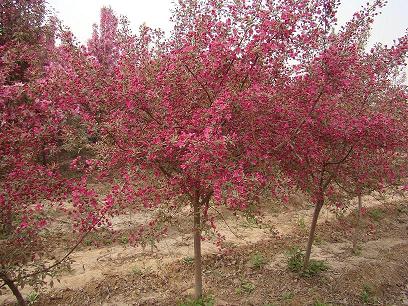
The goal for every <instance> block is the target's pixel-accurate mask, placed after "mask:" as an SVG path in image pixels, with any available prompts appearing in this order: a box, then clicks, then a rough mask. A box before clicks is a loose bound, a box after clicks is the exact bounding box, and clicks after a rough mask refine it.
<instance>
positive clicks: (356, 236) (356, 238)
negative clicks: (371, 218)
mask: <svg viewBox="0 0 408 306" xmlns="http://www.w3.org/2000/svg"><path fill="white" fill-rule="evenodd" d="M362 202H363V201H362V199H361V194H359V195H358V208H357V213H356V217H357V224H356V228H355V230H354V235H353V253H356V252H357V249H358V241H359V239H360V232H361V218H362V215H361V208H362Z"/></svg>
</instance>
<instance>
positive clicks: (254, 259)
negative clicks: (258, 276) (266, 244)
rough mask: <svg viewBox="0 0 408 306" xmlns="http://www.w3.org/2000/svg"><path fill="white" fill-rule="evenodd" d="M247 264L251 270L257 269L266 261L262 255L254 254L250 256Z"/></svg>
mask: <svg viewBox="0 0 408 306" xmlns="http://www.w3.org/2000/svg"><path fill="white" fill-rule="evenodd" d="M249 262H250V264H251V266H252V267H253V268H256V269H259V268H261V267H262V266H264V265H265V263H266V260H265V257H263V256H262V254H259V253H255V254H253V255H252V256H251V258H250V260H249Z"/></svg>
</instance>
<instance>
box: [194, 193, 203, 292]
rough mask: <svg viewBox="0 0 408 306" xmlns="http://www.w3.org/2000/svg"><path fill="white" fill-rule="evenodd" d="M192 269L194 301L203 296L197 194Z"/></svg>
mask: <svg viewBox="0 0 408 306" xmlns="http://www.w3.org/2000/svg"><path fill="white" fill-rule="evenodd" d="M193 207H194V269H195V290H194V295H195V298H196V299H199V298H201V297H202V296H203V275H202V263H201V207H200V201H199V196H198V193H197V194H196V195H195V198H194V203H193Z"/></svg>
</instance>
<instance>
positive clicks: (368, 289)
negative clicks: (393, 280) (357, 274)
mask: <svg viewBox="0 0 408 306" xmlns="http://www.w3.org/2000/svg"><path fill="white" fill-rule="evenodd" d="M360 298H361V301H362V302H363V303H364V304H374V303H375V302H376V298H375V296H374V289H373V287H372V286H371V285H369V284H365V285H364V286H363V290H361V295H360Z"/></svg>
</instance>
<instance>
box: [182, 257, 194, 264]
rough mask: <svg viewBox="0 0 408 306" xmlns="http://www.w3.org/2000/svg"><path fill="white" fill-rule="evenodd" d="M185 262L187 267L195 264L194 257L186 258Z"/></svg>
mask: <svg viewBox="0 0 408 306" xmlns="http://www.w3.org/2000/svg"><path fill="white" fill-rule="evenodd" d="M183 262H184V263H185V264H187V265H191V264H193V263H194V257H191V256H187V257H184V258H183Z"/></svg>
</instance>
